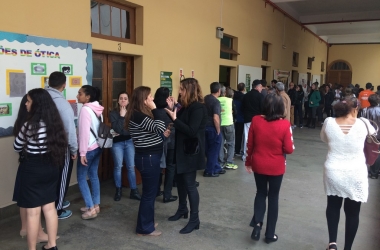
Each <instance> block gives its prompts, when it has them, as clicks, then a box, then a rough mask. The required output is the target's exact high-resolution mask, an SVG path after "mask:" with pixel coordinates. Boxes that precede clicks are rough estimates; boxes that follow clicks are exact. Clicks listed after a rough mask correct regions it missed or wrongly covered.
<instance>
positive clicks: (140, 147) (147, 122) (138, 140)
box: [128, 109, 166, 154]
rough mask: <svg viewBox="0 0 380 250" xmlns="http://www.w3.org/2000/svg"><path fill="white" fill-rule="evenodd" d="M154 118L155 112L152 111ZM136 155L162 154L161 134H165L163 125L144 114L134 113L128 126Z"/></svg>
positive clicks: (161, 122)
mask: <svg viewBox="0 0 380 250" xmlns="http://www.w3.org/2000/svg"><path fill="white" fill-rule="evenodd" d="M152 113H153V116H154V117H156V115H155V113H156V110H155V109H154V110H152ZM128 127H129V133H130V134H131V137H132V140H133V144H134V145H135V151H136V153H140V154H156V153H162V148H163V144H162V142H163V140H162V134H163V133H164V132H165V129H166V128H165V123H164V122H163V121H161V120H154V119H152V118H150V117H149V116H147V115H145V114H144V113H141V112H137V111H134V112H133V115H132V117H131V120H130V121H129V124H128Z"/></svg>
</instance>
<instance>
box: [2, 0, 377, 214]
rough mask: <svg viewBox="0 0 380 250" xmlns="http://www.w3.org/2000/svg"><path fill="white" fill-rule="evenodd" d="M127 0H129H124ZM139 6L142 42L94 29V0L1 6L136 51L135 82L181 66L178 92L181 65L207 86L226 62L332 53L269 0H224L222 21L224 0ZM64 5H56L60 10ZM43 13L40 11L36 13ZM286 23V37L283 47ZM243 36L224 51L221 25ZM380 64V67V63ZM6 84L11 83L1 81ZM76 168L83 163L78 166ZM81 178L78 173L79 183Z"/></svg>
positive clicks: (287, 66) (42, 27)
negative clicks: (264, 53) (223, 55)
mask: <svg viewBox="0 0 380 250" xmlns="http://www.w3.org/2000/svg"><path fill="white" fill-rule="evenodd" d="M119 2H123V1H122V0H119ZM129 2H133V3H134V4H136V5H137V6H140V7H137V11H136V12H137V17H136V19H137V20H136V24H137V30H138V31H137V43H138V44H137V45H134V44H125V43H123V44H122V48H121V51H118V45H117V44H118V42H115V41H108V40H103V39H98V38H92V37H91V31H90V3H89V1H87V0H81V1H78V0H66V1H65V4H64V8H63V9H62V4H61V3H60V2H58V1H47V0H34V1H25V0H13V1H12V3H11V4H10V5H11V6H12V9H13V10H17V11H10V10H9V8H5V7H4V8H0V24H1V25H0V30H2V31H8V32H15V33H22V34H29V35H34V36H43V37H51V38H57V39H64V40H72V41H79V42H86V43H91V44H92V45H93V49H94V50H96V51H104V52H110V53H118V54H126V55H134V56H135V69H134V78H135V86H139V85H148V86H151V87H152V89H153V90H154V89H156V88H157V87H159V74H160V71H172V72H173V84H174V86H173V87H174V91H173V92H174V95H175V96H176V94H177V91H178V82H179V73H178V72H179V68H183V70H184V74H185V76H187V77H188V76H190V72H191V70H194V71H195V78H197V79H198V80H199V81H200V83H201V86H202V88H203V93H204V94H207V93H208V92H209V87H208V86H209V84H210V83H211V82H213V81H218V78H219V66H220V65H225V66H230V67H234V68H235V69H233V70H232V71H231V75H232V76H233V79H232V80H231V85H232V86H236V85H234V83H235V84H236V80H237V79H236V78H237V72H236V67H237V66H238V65H246V66H253V67H261V66H262V65H266V66H270V67H271V68H270V71H269V72H267V80H271V79H272V78H273V70H275V69H280V70H289V71H291V70H298V72H299V73H306V72H310V73H311V74H312V75H314V74H321V72H320V63H321V61H324V62H326V60H327V46H326V44H325V43H322V42H320V41H319V40H318V38H316V37H315V36H313V35H311V34H310V33H309V32H306V31H303V30H302V29H301V27H300V26H298V25H297V24H295V23H294V22H292V21H291V20H289V19H288V18H285V17H284V15H283V14H281V13H280V12H278V11H276V10H275V11H273V8H272V7H270V6H267V7H265V3H264V1H262V0H239V1H236V0H224V1H223V2H224V5H223V17H222V24H221V16H220V13H221V11H220V9H221V1H220V0H192V1H189V0H159V1H157V0H131V1H129ZM55 10H56V11H55ZM33 13H35V14H33ZM284 23H285V45H286V49H283V48H282V44H283V42H282V41H283V37H284ZM218 26H222V27H223V28H224V32H225V33H226V34H229V35H232V36H234V37H237V38H238V44H237V50H238V52H239V53H240V55H239V56H238V57H237V60H236V61H230V60H225V59H220V58H219V54H220V51H219V49H220V40H219V39H217V38H216V27H218ZM263 41H266V42H268V43H270V44H271V46H270V60H269V61H268V62H265V61H262V60H261V49H262V42H263ZM293 51H295V52H298V53H299V67H297V68H293V67H292V53H293ZM312 56H315V61H314V63H313V69H312V70H307V69H306V64H307V57H312ZM378 68H379V67H378ZM1 84H3V83H1V81H0V88H4V86H1ZM12 142H13V139H12V138H10V137H9V138H1V139H0V159H2V164H1V166H0V188H1V189H0V208H1V207H4V206H7V205H9V204H11V203H12V202H11V198H12V193H13V185H14V177H15V173H16V169H17V154H16V153H14V152H13V150H12ZM74 176H75V171H74ZM75 181H76V178H73V179H72V183H74V182H75Z"/></svg>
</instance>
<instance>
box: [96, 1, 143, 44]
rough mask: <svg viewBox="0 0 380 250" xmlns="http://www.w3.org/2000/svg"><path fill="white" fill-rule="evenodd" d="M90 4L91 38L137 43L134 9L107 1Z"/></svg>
mask: <svg viewBox="0 0 380 250" xmlns="http://www.w3.org/2000/svg"><path fill="white" fill-rule="evenodd" d="M90 2H91V36H93V37H98V38H103V39H109V40H115V41H121V42H127V43H136V37H135V9H134V8H131V7H128V6H124V5H121V4H117V3H114V2H109V1H107V0H95V1H90Z"/></svg>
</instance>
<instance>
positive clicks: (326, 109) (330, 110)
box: [325, 105, 332, 117]
mask: <svg viewBox="0 0 380 250" xmlns="http://www.w3.org/2000/svg"><path fill="white" fill-rule="evenodd" d="M325 113H326V115H327V117H331V116H332V106H331V105H329V106H325Z"/></svg>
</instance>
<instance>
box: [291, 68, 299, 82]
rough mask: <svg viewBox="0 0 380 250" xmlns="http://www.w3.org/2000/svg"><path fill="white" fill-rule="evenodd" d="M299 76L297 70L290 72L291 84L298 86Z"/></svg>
mask: <svg viewBox="0 0 380 250" xmlns="http://www.w3.org/2000/svg"><path fill="white" fill-rule="evenodd" d="M298 78H299V74H298V71H297V70H292V82H293V83H294V84H298Z"/></svg>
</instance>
